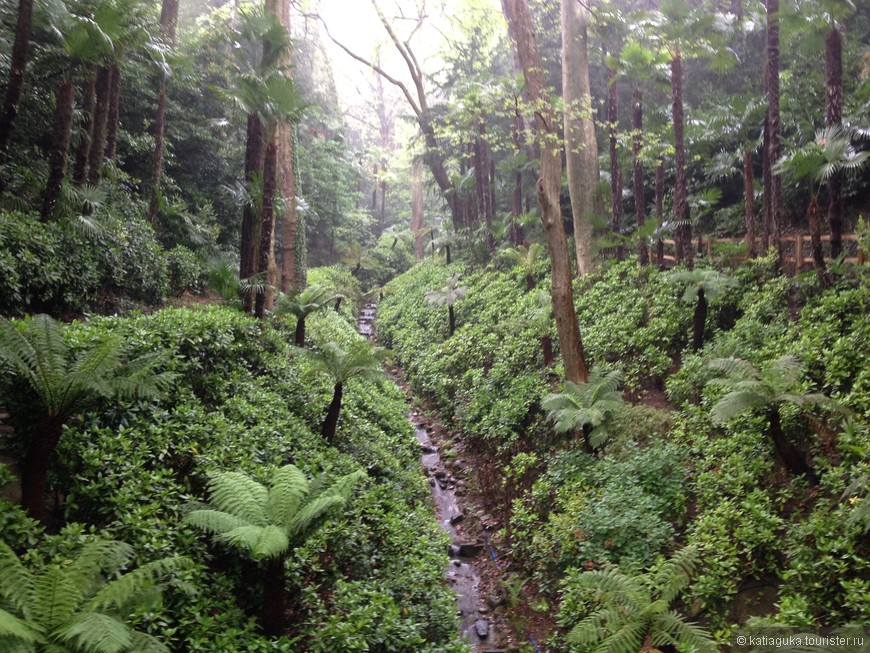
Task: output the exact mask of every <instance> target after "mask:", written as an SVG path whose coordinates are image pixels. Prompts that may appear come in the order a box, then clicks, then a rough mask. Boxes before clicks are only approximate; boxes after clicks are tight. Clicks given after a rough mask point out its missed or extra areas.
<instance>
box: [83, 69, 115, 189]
mask: <svg viewBox="0 0 870 653" xmlns="http://www.w3.org/2000/svg"><path fill="white" fill-rule="evenodd" d="M94 88H95V95H96V103H95V104H94V119H93V126H92V129H91V147H90V150H89V151H88V183H89V184H90V185H92V186H96V185H98V184H99V183H100V180H101V179H102V178H103V156H104V154H105V152H106V125H107V124H108V120H109V103H110V99H111V92H112V69H111V68H110V67H108V66H101V67H100V69H99V70H98V71H97V82H96V85H95V87H94Z"/></svg>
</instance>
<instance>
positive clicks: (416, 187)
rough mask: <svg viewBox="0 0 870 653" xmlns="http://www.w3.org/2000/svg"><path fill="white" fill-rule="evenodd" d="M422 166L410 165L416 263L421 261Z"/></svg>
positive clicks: (417, 162) (412, 227)
mask: <svg viewBox="0 0 870 653" xmlns="http://www.w3.org/2000/svg"><path fill="white" fill-rule="evenodd" d="M422 230H423V165H422V163H421V162H420V161H418V160H416V159H415V160H414V161H413V162H412V163H411V231H413V232H414V254H415V255H416V256H417V260H418V261H422V260H423V236H422V234H421V233H420V232H421V231H422Z"/></svg>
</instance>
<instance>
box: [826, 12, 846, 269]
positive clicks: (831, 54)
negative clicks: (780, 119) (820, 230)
mask: <svg viewBox="0 0 870 653" xmlns="http://www.w3.org/2000/svg"><path fill="white" fill-rule="evenodd" d="M825 87H826V89H825V90H826V92H825V106H826V112H825V124H826V125H827V126H828V127H839V126H840V125H841V124H842V122H843V37H842V36H841V35H840V30H839V29H837V26H836V25H835V24H834V25H831V29H830V30H828V33H827V35H826V36H825ZM828 224H829V225H830V226H831V257H832V258H837V257H838V256H839V255H840V254H841V253H842V252H843V175H842V173H841V172H840V171H839V170H837V171H836V172H834V174H833V175H831V178H830V179H829V180H828Z"/></svg>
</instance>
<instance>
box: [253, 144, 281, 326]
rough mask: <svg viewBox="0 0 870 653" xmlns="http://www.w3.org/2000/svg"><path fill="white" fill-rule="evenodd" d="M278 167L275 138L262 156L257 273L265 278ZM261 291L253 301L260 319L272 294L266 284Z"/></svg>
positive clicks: (271, 246)
mask: <svg viewBox="0 0 870 653" xmlns="http://www.w3.org/2000/svg"><path fill="white" fill-rule="evenodd" d="M277 168H278V141H277V140H276V139H275V138H272V139H270V140H269V142H268V143H267V144H266V155H265V157H264V158H263V216H262V220H261V223H260V251H259V264H258V266H257V274H261V275H263V277H264V278H265V277H266V276H267V275H268V272H269V263H270V260H271V261H273V260H274V259H273V258H272V257H273V256H274V249H275V241H274V234H275V231H274V229H275V187H276V183H277V178H276V174H277ZM266 286H267V287H266V288H264V289H263V292H258V293H257V298H256V301H255V302H254V315H255V316H256V317H258V318H260V319H262V318H263V317H265V314H266V310H267V305H268V304H269V299H268V295H271V294H272V290H271V288H269V287H268V284H266Z"/></svg>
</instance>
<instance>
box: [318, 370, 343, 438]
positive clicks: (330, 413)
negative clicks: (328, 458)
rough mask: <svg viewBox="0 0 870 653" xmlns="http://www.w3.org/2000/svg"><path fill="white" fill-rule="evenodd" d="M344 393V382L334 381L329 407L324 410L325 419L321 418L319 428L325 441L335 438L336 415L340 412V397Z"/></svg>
mask: <svg viewBox="0 0 870 653" xmlns="http://www.w3.org/2000/svg"><path fill="white" fill-rule="evenodd" d="M343 395H344V384H343V383H336V384H335V387H334V388H333V392H332V402H330V404H329V409H328V410H327V411H326V419H324V420H323V426H322V427H321V429H320V434H321V435H322V436H323V437H324V439H325V440H326V441H327V442H332V441H333V440H335V432H336V429H337V428H338V417H339V415H340V414H341V398H342V396H343Z"/></svg>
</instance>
